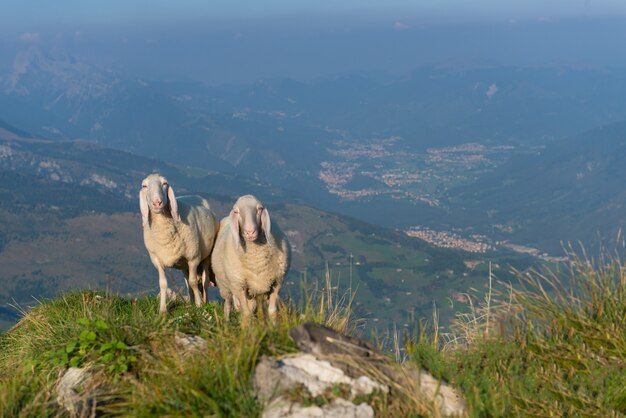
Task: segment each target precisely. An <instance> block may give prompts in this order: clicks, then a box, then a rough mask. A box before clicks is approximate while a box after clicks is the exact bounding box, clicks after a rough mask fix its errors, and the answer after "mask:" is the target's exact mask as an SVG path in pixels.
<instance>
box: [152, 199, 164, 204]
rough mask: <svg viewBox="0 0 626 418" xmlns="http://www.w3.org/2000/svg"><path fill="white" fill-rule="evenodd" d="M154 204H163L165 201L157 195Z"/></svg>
mask: <svg viewBox="0 0 626 418" xmlns="http://www.w3.org/2000/svg"><path fill="white" fill-rule="evenodd" d="M152 204H153V205H154V206H161V205H162V204H163V201H162V200H161V199H159V198H158V197H157V198H156V199H154V200H153V201H152Z"/></svg>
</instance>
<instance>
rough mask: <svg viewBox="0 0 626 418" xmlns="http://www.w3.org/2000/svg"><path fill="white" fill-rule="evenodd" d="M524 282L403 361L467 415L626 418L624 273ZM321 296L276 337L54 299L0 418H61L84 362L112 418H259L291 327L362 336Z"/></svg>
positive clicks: (5, 363) (26, 336)
mask: <svg viewBox="0 0 626 418" xmlns="http://www.w3.org/2000/svg"><path fill="white" fill-rule="evenodd" d="M524 277H525V281H526V284H527V286H528V289H527V290H515V291H513V294H512V295H510V294H506V292H505V294H504V296H506V297H503V298H502V300H499V299H498V298H497V297H494V298H493V300H491V301H490V305H489V311H488V312H489V316H488V317H485V316H484V315H483V314H485V313H486V311H485V309H486V305H482V306H478V307H476V311H475V312H474V313H475V314H476V316H475V317H471V316H470V317H465V319H463V320H460V321H459V322H457V324H456V325H457V334H456V335H455V337H457V338H456V339H454V340H453V339H451V337H452V336H451V335H446V336H440V335H437V334H434V335H433V334H430V335H427V334H426V332H422V334H421V336H420V337H419V338H407V340H406V346H405V351H404V353H405V354H406V357H407V359H406V361H415V362H417V363H418V364H421V365H422V366H425V367H427V368H428V369H430V370H431V371H432V372H433V373H434V374H435V375H436V376H440V377H443V378H446V379H447V380H449V381H451V382H452V383H453V384H456V385H458V386H459V387H460V388H461V389H462V391H463V392H464V394H465V396H466V398H467V400H468V402H469V407H470V415H471V416H477V417H480V416H564V415H567V416H602V417H608V416H623V415H624V414H626V390H625V388H626V331H625V330H626V275H625V274H624V270H623V268H622V266H621V264H620V263H617V262H612V263H609V264H608V265H606V266H601V267H595V268H594V267H593V266H591V264H590V263H587V262H580V261H579V262H577V263H576V264H574V269H573V277H572V278H571V282H573V283H574V287H573V289H572V290H571V291H565V290H564V288H563V287H562V286H561V285H560V284H559V282H558V280H559V279H558V278H557V275H552V274H540V273H532V274H525V275H524ZM542 289H545V292H544V291H543V290H542ZM321 296H323V297H324V298H327V297H328V294H326V293H317V294H315V295H313V296H311V297H309V298H308V299H307V301H308V302H306V303H304V304H303V305H301V306H300V307H299V308H297V309H294V308H287V307H283V309H282V310H281V315H280V318H279V321H278V325H277V326H271V325H267V324H265V323H263V322H262V321H258V322H254V323H253V324H252V326H251V327H250V328H249V329H248V330H246V331H241V330H240V329H239V327H238V325H237V323H236V322H235V323H231V324H230V325H227V324H224V323H223V320H222V318H221V306H220V305H216V304H210V305H207V306H206V307H204V308H202V309H198V308H195V307H190V306H187V305H185V304H180V303H173V304H172V305H171V311H170V314H169V315H168V317H167V318H162V317H159V316H158V315H157V313H156V312H157V301H156V298H140V299H132V300H131V299H123V298H119V297H116V296H111V295H99V294H96V293H94V292H80V293H72V294H67V295H65V296H63V297H61V298H58V299H55V300H51V301H47V302H45V303H43V304H42V305H40V306H38V307H37V308H35V309H33V310H32V311H31V312H30V313H28V315H27V316H26V317H25V318H24V319H23V320H22V321H21V322H20V324H19V325H18V326H17V327H15V328H14V329H12V330H11V331H10V332H9V333H7V334H4V335H0V415H1V416H55V415H56V414H58V412H59V410H58V407H57V406H56V405H55V395H54V391H53V389H52V388H53V385H54V382H55V381H56V379H57V377H58V376H59V373H60V372H61V371H62V370H63V369H65V368H66V367H68V365H71V364H78V365H83V366H89V367H92V368H93V369H94V370H95V371H96V376H97V378H96V379H97V382H98V386H99V390H100V394H101V397H100V399H101V401H103V403H102V405H101V408H102V410H101V412H102V413H103V414H104V415H105V416H106V415H116V414H123V415H125V416H146V415H171V416H202V415H204V416H207V415H213V416H257V415H258V414H259V412H260V406H259V405H258V403H257V402H256V400H255V399H254V397H253V395H252V388H251V383H250V376H251V373H252V371H253V368H254V365H255V364H256V362H257V360H258V358H259V356H260V355H262V354H269V355H282V354H285V353H290V352H293V351H294V350H295V347H294V344H293V342H292V341H290V339H289V338H288V337H287V332H288V329H289V328H290V327H291V326H293V325H295V324H297V323H299V322H301V321H303V320H305V319H309V320H316V321H318V322H321V323H326V324H328V325H330V326H333V327H335V328H336V329H339V330H342V331H347V332H354V322H353V321H350V320H349V308H348V307H347V306H346V305H345V304H344V305H342V304H337V303H336V299H335V300H334V301H333V300H329V299H322V298H321ZM327 302H330V309H327V307H328V306H329V304H328V303H327ZM481 315H483V316H481ZM468 318H474V319H476V320H475V321H472V322H469V321H467V319H468ZM176 331H182V332H188V333H194V334H199V335H201V336H203V337H204V338H206V339H207V340H208V342H209V344H208V349H207V350H206V351H202V352H199V353H197V354H195V355H192V356H190V357H185V356H183V355H182V354H181V353H180V351H179V350H177V349H176V346H175V344H174V338H173V336H174V333H175V332H176ZM90 333H93V338H91V337H90V336H89V335H90ZM85 341H86V342H85ZM83 343H84V347H83V348H79V347H80V345H81V344H83ZM111 343H115V345H113V344H111ZM112 347H113V348H112ZM111 352H113V353H114V354H115V355H109V356H107V354H109V353H111ZM376 408H377V413H378V414H379V415H380V416H416V415H417V414H420V413H424V409H421V406H420V405H419V404H417V403H416V402H415V401H414V400H412V399H408V398H399V399H385V400H383V401H382V402H380V403H379V404H378V405H377V407H376Z"/></svg>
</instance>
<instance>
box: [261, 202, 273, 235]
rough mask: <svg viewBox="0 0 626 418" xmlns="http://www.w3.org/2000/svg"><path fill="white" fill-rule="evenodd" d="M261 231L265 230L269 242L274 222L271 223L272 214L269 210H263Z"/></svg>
mask: <svg viewBox="0 0 626 418" xmlns="http://www.w3.org/2000/svg"><path fill="white" fill-rule="evenodd" d="M261 229H263V232H264V233H265V238H266V239H267V240H268V241H269V240H270V237H271V235H270V233H271V231H272V222H271V221H270V212H269V211H268V210H267V208H263V212H261Z"/></svg>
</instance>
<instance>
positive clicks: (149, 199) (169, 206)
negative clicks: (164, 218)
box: [139, 174, 180, 226]
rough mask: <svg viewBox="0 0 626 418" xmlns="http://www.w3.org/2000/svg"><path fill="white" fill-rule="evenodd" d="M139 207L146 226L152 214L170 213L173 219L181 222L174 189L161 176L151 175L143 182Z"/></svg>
mask: <svg viewBox="0 0 626 418" xmlns="http://www.w3.org/2000/svg"><path fill="white" fill-rule="evenodd" d="M139 207H140V209H141V220H142V223H143V225H144V226H145V225H147V224H148V221H149V218H150V213H156V214H159V213H166V212H169V213H170V214H171V215H172V218H174V219H177V220H180V216H179V214H178V205H177V203H176V195H175V194H174V189H173V188H172V187H171V186H170V185H169V183H168V182H167V179H166V178H165V177H163V176H161V175H159V174H150V175H149V176H148V177H146V178H145V179H143V181H142V182H141V190H140V191H139Z"/></svg>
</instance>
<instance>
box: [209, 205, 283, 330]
mask: <svg viewBox="0 0 626 418" xmlns="http://www.w3.org/2000/svg"><path fill="white" fill-rule="evenodd" d="M290 260H291V254H290V247H289V243H288V242H287V238H286V237H285V235H284V234H283V233H282V232H281V231H280V229H279V228H278V227H277V226H276V225H275V224H272V223H270V217H269V211H268V210H267V209H266V208H265V207H263V205H262V203H261V202H260V201H259V200H258V199H256V198H255V197H254V196H251V195H246V196H242V197H241V198H239V199H238V200H237V202H236V203H235V205H234V206H233V209H232V210H231V212H230V214H229V216H227V217H225V218H224V219H222V221H221V222H220V231H219V234H218V236H217V239H216V242H215V248H214V249H213V254H212V256H211V264H212V267H213V271H214V272H215V280H216V283H217V286H218V288H219V291H220V295H221V296H222V297H223V298H224V317H225V318H226V320H228V318H229V316H230V311H231V308H232V302H233V298H234V301H235V303H236V304H237V305H238V306H239V307H240V309H241V312H242V317H243V321H242V324H244V325H245V323H246V322H247V321H248V318H249V316H250V314H251V312H253V311H254V310H255V308H256V300H255V299H256V297H257V296H265V297H267V298H268V300H269V302H268V314H269V316H270V319H272V320H273V319H275V317H276V312H277V302H278V294H279V291H280V289H281V287H282V284H283V280H284V278H285V275H286V274H287V270H288V269H289V264H290Z"/></svg>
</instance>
